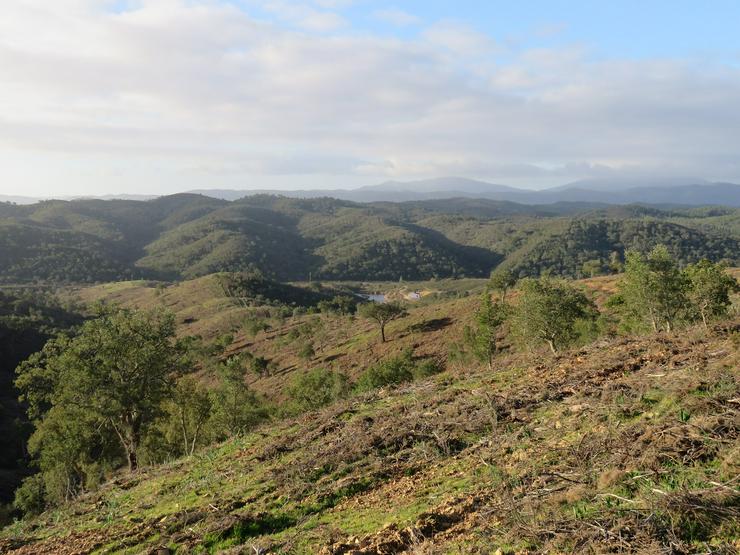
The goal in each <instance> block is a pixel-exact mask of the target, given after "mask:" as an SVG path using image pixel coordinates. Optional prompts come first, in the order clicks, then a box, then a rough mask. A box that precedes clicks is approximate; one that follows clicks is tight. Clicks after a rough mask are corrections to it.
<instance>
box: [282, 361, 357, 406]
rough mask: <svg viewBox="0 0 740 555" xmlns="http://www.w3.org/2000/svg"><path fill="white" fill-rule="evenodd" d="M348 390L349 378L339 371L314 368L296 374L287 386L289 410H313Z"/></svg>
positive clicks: (342, 395)
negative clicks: (289, 402)
mask: <svg viewBox="0 0 740 555" xmlns="http://www.w3.org/2000/svg"><path fill="white" fill-rule="evenodd" d="M348 391H349V380H348V379H347V376H346V375H345V374H343V373H341V372H335V371H333V370H328V369H326V368H315V369H313V370H311V371H309V372H306V373H305V374H302V375H300V376H297V377H296V378H295V379H294V380H293V382H292V383H291V384H290V387H289V388H288V395H289V396H290V398H291V409H292V411H291V412H305V411H308V410H315V409H318V408H320V407H323V406H325V405H328V404H330V403H333V402H334V401H337V400H338V399H341V398H342V397H344V396H345V395H347V392H348Z"/></svg>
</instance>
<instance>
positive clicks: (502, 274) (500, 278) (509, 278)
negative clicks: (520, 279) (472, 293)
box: [488, 268, 516, 303]
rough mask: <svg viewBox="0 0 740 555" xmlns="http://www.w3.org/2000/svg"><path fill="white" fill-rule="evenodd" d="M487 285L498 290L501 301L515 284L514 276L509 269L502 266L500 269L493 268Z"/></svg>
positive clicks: (504, 299)
mask: <svg viewBox="0 0 740 555" xmlns="http://www.w3.org/2000/svg"><path fill="white" fill-rule="evenodd" d="M488 285H489V286H490V287H491V289H493V290H494V291H498V292H499V294H500V295H501V302H502V303H503V302H504V301H506V293H508V291H509V289H511V288H512V287H514V286H515V285H516V276H514V274H512V273H511V270H506V269H503V268H502V269H500V270H494V271H493V272H492V273H491V279H490V280H489V282H488Z"/></svg>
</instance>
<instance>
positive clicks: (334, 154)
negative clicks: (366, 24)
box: [0, 0, 740, 194]
mask: <svg viewBox="0 0 740 555" xmlns="http://www.w3.org/2000/svg"><path fill="white" fill-rule="evenodd" d="M347 6H348V3H347V2H336V1H329V0H322V1H319V2H313V3H296V2H289V1H280V2H241V3H240V4H235V3H230V2H223V1H216V0H201V1H187V0H140V1H135V2H134V1H131V2H120V1H117V2H111V1H93V0H58V1H56V2H48V1H47V0H11V1H10V2H9V3H8V4H4V6H3V17H2V18H0V68H2V71H0V192H2V193H24V192H29V191H30V192H33V193H36V194H52V193H53V194H57V193H90V192H96V193H105V192H119V191H121V190H127V191H136V192H171V191H175V190H182V189H186V188H191V187H195V186H197V187H201V188H202V187H211V186H212V187H222V186H239V187H261V186H265V185H269V186H276V185H277V186H312V187H318V186H323V185H329V186H337V185H342V186H347V187H351V186H355V185H359V184H364V183H370V182H374V181H377V180H382V179H387V178H394V179H403V178H417V177H431V176H439V175H452V174H454V175H466V176H470V177H478V178H485V179H493V180H497V181H503V182H509V183H514V184H520V185H528V186H543V185H549V184H556V183H562V182H564V181H567V180H569V179H577V178H581V177H591V176H600V175H613V174H615V173H617V174H620V173H627V174H631V175H637V174H650V175H697V176H703V177H707V178H711V179H726V180H732V179H740V160H739V159H738V155H737V144H740V104H739V103H738V101H737V99H738V98H740V70H739V69H738V67H737V66H732V65H726V64H719V63H718V64H710V63H702V64H699V63H696V62H695V61H691V60H680V59H655V60H620V59H597V58H594V57H593V56H591V55H590V52H589V49H588V47H587V46H583V45H570V46H561V47H557V48H555V47H553V48H548V49H544V48H526V47H519V48H516V49H512V48H511V47H508V46H506V43H505V41H503V40H501V38H499V37H491V36H488V35H485V34H482V33H480V32H477V31H475V30H473V29H471V28H470V27H468V26H466V25H465V24H464V23H461V22H451V21H437V22H434V23H431V24H427V25H426V26H422V24H421V19H418V18H417V16H416V15H412V14H407V13H406V12H402V11H400V10H397V9H396V8H392V7H389V8H387V9H386V10H379V11H377V12H375V16H376V17H378V16H379V17H381V18H382V17H385V18H386V19H387V20H388V21H391V20H392V21H391V23H390V24H391V25H394V26H398V25H401V26H407V25H413V26H415V27H419V28H420V29H419V32H418V33H414V34H413V35H412V36H403V37H401V36H395V35H393V34H389V33H382V34H381V33H371V32H367V31H360V30H359V29H355V28H354V26H353V23H352V21H350V20H349V19H348V18H347V17H346V16H345V15H343V12H342V10H344V9H346V8H347Z"/></svg>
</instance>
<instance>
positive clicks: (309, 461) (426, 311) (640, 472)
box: [0, 280, 740, 554]
mask: <svg viewBox="0 0 740 555" xmlns="http://www.w3.org/2000/svg"><path fill="white" fill-rule="evenodd" d="M601 281H602V282H603V281H606V280H601ZM602 285H603V284H602ZM170 289H172V288H168V289H167V290H166V291H165V293H163V294H162V297H164V296H165V295H166V294H168V292H169V293H171V294H173V295H174V294H175V291H176V290H173V291H170ZM170 300H172V301H174V300H175V299H174V297H173V298H171V299H170ZM473 300H474V299H473ZM209 302H210V301H209ZM470 302H471V300H470V299H465V298H463V299H459V300H453V301H444V302H443V303H440V304H438V305H428V306H419V307H418V308H415V309H414V311H413V313H412V316H411V317H409V318H407V319H404V320H401V321H398V322H394V323H393V325H392V326H389V337H391V341H389V343H388V344H385V345H380V344H378V342H377V339H376V335H375V334H376V333H377V331H376V330H375V328H374V326H372V324H370V323H368V322H363V321H362V320H357V321H355V322H353V323H352V326H353V329H352V330H351V334H349V335H347V330H346V323H347V321H346V320H342V319H340V318H336V317H333V316H325V315H322V316H321V318H322V322H323V324H324V327H325V329H326V330H327V339H326V347H325V348H324V349H323V350H321V351H320V352H319V354H318V356H317V360H320V359H322V358H323V357H327V356H331V355H342V356H340V357H339V358H336V359H335V360H333V361H331V362H332V364H334V365H336V367H337V368H338V369H342V370H343V371H346V372H348V373H350V374H352V375H357V373H359V372H360V371H362V370H363V369H364V368H366V367H367V366H368V365H369V364H372V363H373V362H375V361H376V360H377V359H378V358H387V357H389V356H394V355H397V354H399V353H400V352H402V351H403V349H405V348H408V347H409V346H414V348H415V354H418V355H420V356H433V355H435V354H437V355H440V356H443V355H444V354H445V353H446V349H447V344H448V342H449V341H454V338H455V337H456V334H458V333H459V332H460V327H461V324H462V322H464V321H465V320H464V318H465V317H466V316H467V315H468V314H469V312H470V310H469V309H470V306H471V305H470ZM187 309H188V310H193V307H192V306H189V307H187ZM183 310H184V308H183ZM440 315H449V317H450V318H451V319H452V323H451V324H450V325H449V326H447V327H445V328H444V329H443V330H438V331H434V330H432V331H420V329H416V328H413V329H411V330H410V329H409V328H410V327H411V326H414V325H415V324H419V323H423V322H426V321H429V320H433V319H435V318H439V317H440ZM311 317H315V316H299V317H297V318H288V319H286V321H285V322H284V323H283V324H276V325H278V326H280V327H279V328H278V330H276V331H275V333H273V332H272V331H271V333H270V334H260V335H259V336H258V337H256V338H246V337H236V338H235V343H238V342H239V341H241V340H245V341H246V342H248V343H249V346H248V347H247V349H248V350H250V352H253V353H254V354H256V355H262V354H263V353H264V354H267V352H268V351H267V349H269V348H270V341H274V339H270V337H275V335H276V334H277V333H278V332H280V333H283V332H285V333H287V331H288V330H289V329H290V326H295V325H300V324H301V323H302V322H303V321H304V320H306V321H307V320H308V319H309V318H311ZM738 325H740V322H738V321H734V322H732V323H731V324H730V325H729V326H727V327H726V328H725V329H724V330H723V329H719V328H718V329H717V330H713V331H710V332H708V333H698V332H696V333H694V332H691V333H684V332H681V333H679V334H676V335H671V336H666V335H659V336H648V337H642V338H614V339H611V340H603V341H600V343H599V344H598V345H592V346H586V347H582V348H579V349H575V350H573V351H571V352H567V353H563V354H559V355H557V356H550V355H549V354H547V355H545V354H542V353H540V352H533V353H516V352H504V353H503V354H501V355H500V356H499V357H498V358H497V359H496V361H495V364H494V369H493V371H491V372H489V371H488V370H486V369H483V368H481V367H478V366H471V365H469V364H467V363H460V364H456V365H448V367H447V370H446V371H445V372H443V373H441V374H437V375H434V376H431V377H430V378H427V379H422V380H417V381H414V382H412V383H407V384H402V385H400V386H398V387H396V388H382V389H379V390H373V391H369V392H366V393H363V394H361V395H357V396H354V397H352V398H351V399H349V400H346V401H341V402H339V403H337V404H335V405H332V406H329V407H326V408H325V409H323V410H321V411H317V412H312V413H307V414H304V415H301V416H298V417H295V418H292V419H289V420H283V421H276V422H272V423H268V424H266V425H265V426H263V427H261V428H259V429H257V430H255V431H254V432H253V433H251V434H248V435H245V436H243V437H239V438H234V439H232V440H230V441H226V442H224V443H222V444H219V445H214V446H211V447H209V448H207V449H205V450H203V451H201V452H199V453H196V454H195V455H194V456H192V457H189V458H184V459H181V460H177V461H172V462H171V463H168V464H166V465H162V466H158V467H151V468H145V469H142V470H141V471H139V472H138V473H137V474H135V475H132V476H127V475H125V474H122V475H119V476H116V477H115V479H114V480H113V481H111V482H109V483H107V484H105V485H104V486H103V487H102V488H101V489H100V490H99V491H97V492H94V493H91V494H88V495H86V496H84V497H83V498H81V499H79V500H78V501H76V502H74V503H72V504H70V505H68V506H65V507H63V508H60V509H56V510H54V511H49V512H47V513H45V514H43V515H41V516H40V517H38V518H37V519H35V520H33V521H24V522H20V523H15V524H13V525H11V526H10V527H8V528H6V529H5V530H3V531H2V532H1V533H0V551H3V552H6V551H7V552H10V553H12V552H13V550H14V549H15V550H16V551H17V552H18V553H34V549H36V550H40V549H41V548H43V549H47V550H49V551H51V552H53V551H54V549H55V548H60V547H61V546H63V545H64V546H72V547H71V548H73V549H74V548H77V549H79V550H84V549H85V548H86V546H87V547H89V546H95V547H94V549H89V551H94V550H98V551H99V552H101V553H104V552H105V553H126V552H131V553H138V552H141V551H145V550H147V549H150V548H153V547H156V546H159V545H168V546H170V547H171V548H173V549H174V548H176V552H178V553H190V552H194V553H198V552H200V553H216V552H219V551H221V550H229V549H232V548H240V549H248V548H251V547H249V546H252V545H254V546H255V547H258V548H262V549H266V550H270V552H274V553H306V554H308V553H317V552H319V551H320V550H321V549H327V550H329V551H328V552H330V553H331V552H332V550H336V551H337V552H339V551H341V549H342V547H341V546H343V545H350V544H352V545H354V542H355V540H357V541H358V542H359V544H360V545H362V546H363V547H364V548H367V549H368V550H370V551H371V552H372V550H373V549H374V550H376V551H381V550H383V549H384V550H385V551H386V552H393V550H394V549H395V550H398V549H400V548H398V545H401V546H403V547H404V548H409V549H410V548H412V547H413V548H414V549H418V550H419V552H420V553H424V552H425V551H423V549H425V548H427V552H433V553H457V552H458V550H463V551H465V550H467V551H466V552H473V553H491V552H495V551H496V550H497V549H500V550H501V552H502V553H506V552H507V551H508V552H514V551H516V550H520V551H521V550H532V551H539V552H569V551H573V550H574V549H581V548H583V546H592V547H594V546H598V547H600V548H601V547H603V546H604V545H608V546H611V547H612V548H614V549H623V548H624V549H626V548H625V547H624V545H621V547H620V545H619V542H618V541H617V539H615V538H622V540H621V541H626V542H628V545H629V546H630V548H631V549H633V550H639V549H642V550H643V551H644V552H659V551H661V550H665V549H667V547H668V546H671V545H677V546H680V547H681V548H685V549H686V550H687V551H689V552H690V551H691V549H692V546H694V547H695V546H697V545H700V544H701V542H707V543H711V545H713V546H715V547H717V549H720V548H722V549H724V548H728V546H731V545H733V542H737V541H738V536H739V534H738V531H737V526H733V525H732V523H731V521H732V519H733V518H736V517H738V516H740V515H738V514H737V510H738V509H737V506H738V505H737V504H738V499H740V493H738V492H737V476H738V475H739V474H740V468H739V467H738V456H737V455H738V448H739V447H738V440H737V438H738V428H737V424H736V420H735V416H736V414H737V407H736V406H735V405H734V404H733V403H732V402H731V400H732V399H736V398H738V396H739V395H740V386H739V384H738V377H737V374H736V372H735V371H734V369H736V368H738V367H739V366H740V354H739V352H738V351H737V350H736V349H735V347H733V345H732V343H731V340H730V339H729V334H730V333H731V329H735V328H737V326H738ZM728 329H729V330H730V331H727V330H728ZM224 331H228V330H221V331H220V333H223V332H224ZM339 338H341V339H339ZM290 348H291V346H290V345H286V347H285V349H284V350H286V351H290ZM291 357H293V355H292V354H291V353H290V352H288V353H273V354H272V356H271V358H272V360H273V361H275V364H276V368H277V372H276V375H273V376H271V377H268V378H257V377H256V376H252V377H250V379H252V380H254V381H253V382H252V385H253V387H255V388H256V389H259V388H263V390H264V389H268V388H274V389H276V390H277V391H278V395H279V386H278V384H279V383H280V382H284V381H286V380H289V379H290V378H291V376H292V372H293V371H294V370H292V369H291V365H292V364H295V363H294V362H293V361H294V359H293V358H291ZM297 368H301V366H298V367H297ZM717 484H719V485H717ZM692 506H693V507H694V509H691V507H692ZM691 510H694V511H695V512H696V514H695V515H694V517H691V518H690V516H691ZM687 515H688V516H687ZM692 519H693V520H692ZM695 523H698V524H695ZM414 530H417V531H423V534H417V535H416V536H414V537H415V538H416V539H412V535H410V534H411V533H412V532H413V531H414ZM414 533H415V532H414ZM424 538H426V539H424ZM4 542H5V543H4ZM14 542H15V543H14ZM18 542H30V543H29V544H28V545H26V546H25V547H24V546H23V545H20V543H18ZM393 542H397V543H396V544H394V543H393ZM398 542H400V543H398ZM415 542H416V543H415ZM610 542H614V543H610ZM394 545H395V546H396V547H393V546H394ZM24 549H25V551H23V550H24Z"/></svg>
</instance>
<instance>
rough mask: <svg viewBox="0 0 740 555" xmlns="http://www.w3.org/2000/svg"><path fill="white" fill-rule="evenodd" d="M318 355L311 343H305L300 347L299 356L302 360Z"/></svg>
mask: <svg viewBox="0 0 740 555" xmlns="http://www.w3.org/2000/svg"><path fill="white" fill-rule="evenodd" d="M315 355H316V351H315V350H314V348H313V345H312V344H311V343H304V344H303V345H301V347H300V349H298V357H299V358H300V359H302V360H311V359H312V358H313V357H314V356H315Z"/></svg>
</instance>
